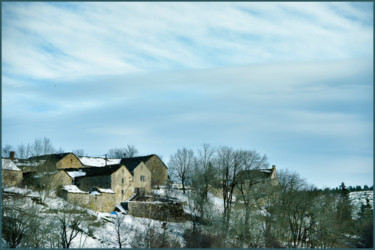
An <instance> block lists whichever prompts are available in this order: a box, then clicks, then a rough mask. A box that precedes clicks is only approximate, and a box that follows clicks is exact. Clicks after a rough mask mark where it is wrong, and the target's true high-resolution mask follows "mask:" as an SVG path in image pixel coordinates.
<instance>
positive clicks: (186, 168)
mask: <svg viewBox="0 0 375 250" xmlns="http://www.w3.org/2000/svg"><path fill="white" fill-rule="evenodd" d="M194 164H195V158H194V152H193V150H191V149H187V148H183V149H178V150H177V152H176V153H175V154H174V155H172V156H171V159H170V160H169V164H168V166H169V168H170V170H171V172H172V173H171V174H173V175H175V176H176V177H177V178H178V179H179V180H180V181H181V184H182V192H183V193H184V194H185V189H186V182H187V181H188V179H189V178H190V175H191V171H192V170H193V166H194Z"/></svg>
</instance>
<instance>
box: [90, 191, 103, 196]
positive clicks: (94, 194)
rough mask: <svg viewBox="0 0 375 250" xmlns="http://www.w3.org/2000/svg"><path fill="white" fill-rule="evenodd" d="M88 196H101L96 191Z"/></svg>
mask: <svg viewBox="0 0 375 250" xmlns="http://www.w3.org/2000/svg"><path fill="white" fill-rule="evenodd" d="M90 195H93V196H97V195H101V193H99V192H98V191H93V192H91V193H90Z"/></svg>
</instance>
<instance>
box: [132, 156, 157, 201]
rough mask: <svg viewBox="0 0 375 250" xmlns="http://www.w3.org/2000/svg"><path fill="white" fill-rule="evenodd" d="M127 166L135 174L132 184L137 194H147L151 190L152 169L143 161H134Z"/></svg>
mask: <svg viewBox="0 0 375 250" xmlns="http://www.w3.org/2000/svg"><path fill="white" fill-rule="evenodd" d="M126 168H127V169H128V170H129V171H130V173H131V174H132V175H133V179H132V183H131V186H132V188H133V192H134V193H135V194H141V195H145V194H148V193H150V192H151V179H152V176H151V171H150V170H149V169H148V168H147V166H146V165H145V164H144V163H143V161H141V162H138V161H132V162H128V163H127V164H126Z"/></svg>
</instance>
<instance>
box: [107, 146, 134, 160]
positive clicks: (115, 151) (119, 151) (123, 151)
mask: <svg viewBox="0 0 375 250" xmlns="http://www.w3.org/2000/svg"><path fill="white" fill-rule="evenodd" d="M138 153H139V152H138V149H136V148H135V146H134V145H127V146H126V147H125V148H112V149H110V150H109V151H108V153H107V157H109V158H124V157H135V156H137V155H138Z"/></svg>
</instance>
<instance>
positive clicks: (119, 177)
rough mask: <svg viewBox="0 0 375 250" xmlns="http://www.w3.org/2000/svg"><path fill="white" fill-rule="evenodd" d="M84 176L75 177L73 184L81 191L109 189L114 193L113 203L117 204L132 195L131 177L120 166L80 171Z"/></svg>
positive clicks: (126, 170) (122, 166)
mask: <svg viewBox="0 0 375 250" xmlns="http://www.w3.org/2000/svg"><path fill="white" fill-rule="evenodd" d="M82 171H83V172H85V173H86V174H85V175H84V176H80V177H77V178H76V179H75V184H76V185H77V186H78V187H79V188H80V189H81V190H83V191H87V192H88V191H95V190H97V189H98V188H102V189H111V190H113V191H114V193H115V202H116V204H119V203H120V202H122V201H125V200H127V199H128V198H129V197H131V196H132V195H133V188H132V181H133V177H132V174H131V173H130V172H129V170H128V169H127V168H126V167H125V166H124V165H121V164H116V165H108V166H105V167H92V168H86V169H82Z"/></svg>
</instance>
